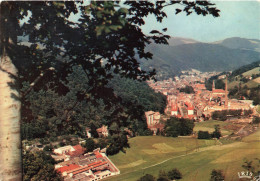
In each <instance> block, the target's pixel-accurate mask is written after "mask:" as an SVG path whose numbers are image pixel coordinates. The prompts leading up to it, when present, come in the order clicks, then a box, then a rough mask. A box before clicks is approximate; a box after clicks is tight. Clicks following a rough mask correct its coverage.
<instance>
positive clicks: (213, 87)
mask: <svg viewBox="0 0 260 181" xmlns="http://www.w3.org/2000/svg"><path fill="white" fill-rule="evenodd" d="M213 90H215V80H213V82H212V91H213Z"/></svg>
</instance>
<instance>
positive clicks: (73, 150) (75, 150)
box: [53, 145, 86, 157]
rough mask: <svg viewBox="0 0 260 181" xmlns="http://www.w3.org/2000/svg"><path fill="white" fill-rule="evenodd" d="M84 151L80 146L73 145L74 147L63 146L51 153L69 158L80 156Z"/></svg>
mask: <svg viewBox="0 0 260 181" xmlns="http://www.w3.org/2000/svg"><path fill="white" fill-rule="evenodd" d="M85 151H86V149H85V148H83V147H82V146H81V145H75V146H71V145H68V146H63V147H60V148H57V149H54V150H53V153H55V154H56V155H67V156H69V157H71V156H80V155H83V154H84V153H85Z"/></svg>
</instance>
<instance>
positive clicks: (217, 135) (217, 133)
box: [211, 124, 221, 139]
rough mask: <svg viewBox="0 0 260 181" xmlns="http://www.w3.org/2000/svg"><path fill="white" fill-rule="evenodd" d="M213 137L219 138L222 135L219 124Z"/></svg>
mask: <svg viewBox="0 0 260 181" xmlns="http://www.w3.org/2000/svg"><path fill="white" fill-rule="evenodd" d="M211 137H212V138H217V139H219V138H220V137H221V131H220V126H219V125H218V124H217V125H215V130H214V131H213V133H212V135H211Z"/></svg>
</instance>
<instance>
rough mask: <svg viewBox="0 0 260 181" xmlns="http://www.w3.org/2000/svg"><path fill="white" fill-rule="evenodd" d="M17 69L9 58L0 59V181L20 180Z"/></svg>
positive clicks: (3, 56)
mask: <svg viewBox="0 0 260 181" xmlns="http://www.w3.org/2000/svg"><path fill="white" fill-rule="evenodd" d="M16 77H17V69H16V67H15V66H14V65H13V63H12V61H11V59H10V57H9V56H8V55H6V54H5V53H3V54H2V55H1V59H0V181H20V180H22V159H21V138H20V119H21V116H20V107H21V103H20V95H19V91H18V90H19V89H18V87H17V83H16V81H17V80H16Z"/></svg>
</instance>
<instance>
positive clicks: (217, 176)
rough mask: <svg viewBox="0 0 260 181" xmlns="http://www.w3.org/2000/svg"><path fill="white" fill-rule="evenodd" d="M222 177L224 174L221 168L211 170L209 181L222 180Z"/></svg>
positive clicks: (223, 177)
mask: <svg viewBox="0 0 260 181" xmlns="http://www.w3.org/2000/svg"><path fill="white" fill-rule="evenodd" d="M224 179H225V176H224V175H223V172H222V170H215V169H213V170H212V172H211V177H210V181H223V180H224Z"/></svg>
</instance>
